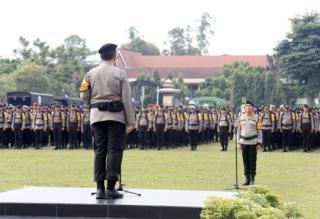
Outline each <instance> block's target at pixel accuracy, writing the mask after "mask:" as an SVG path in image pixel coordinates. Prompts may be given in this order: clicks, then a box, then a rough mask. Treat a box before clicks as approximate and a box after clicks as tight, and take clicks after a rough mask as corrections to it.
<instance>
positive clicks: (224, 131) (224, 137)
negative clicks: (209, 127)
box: [219, 126, 229, 150]
mask: <svg viewBox="0 0 320 219" xmlns="http://www.w3.org/2000/svg"><path fill="white" fill-rule="evenodd" d="M228 129H229V127H227V126H226V127H219V138H220V144H221V147H222V149H223V150H226V149H228V140H229V133H228Z"/></svg>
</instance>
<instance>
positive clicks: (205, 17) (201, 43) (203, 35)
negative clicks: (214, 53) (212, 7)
mask: <svg viewBox="0 0 320 219" xmlns="http://www.w3.org/2000/svg"><path fill="white" fill-rule="evenodd" d="M211 20H212V17H211V16H210V14H209V13H208V12H205V13H203V14H202V16H201V19H200V24H199V27H198V32H197V41H198V49H199V50H200V53H201V55H207V54H208V47H209V45H210V41H209V39H210V36H212V35H213V34H214V32H213V30H212V28H211V23H210V22H211Z"/></svg>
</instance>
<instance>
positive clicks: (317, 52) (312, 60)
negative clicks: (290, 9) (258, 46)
mask: <svg viewBox="0 0 320 219" xmlns="http://www.w3.org/2000/svg"><path fill="white" fill-rule="evenodd" d="M291 26H292V30H291V32H290V33H288V34H287V37H286V39H284V40H282V41H281V42H280V43H279V45H278V46H277V47H276V48H275V51H276V61H277V64H278V65H279V67H280V70H281V71H282V72H283V73H284V75H285V76H286V77H287V78H290V79H291V80H292V81H293V82H295V83H296V84H297V85H299V86H300V87H304V88H305V89H303V90H305V94H306V95H308V96H309V97H310V99H313V98H314V97H315V95H317V94H318V92H319V85H320V74H319V73H320V72H319V69H320V46H319V45H320V15H319V14H318V13H307V14H305V15H302V16H296V17H294V18H292V19H291Z"/></svg>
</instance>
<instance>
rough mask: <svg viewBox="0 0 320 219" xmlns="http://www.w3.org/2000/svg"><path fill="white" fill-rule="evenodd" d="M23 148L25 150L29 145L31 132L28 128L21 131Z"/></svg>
mask: <svg viewBox="0 0 320 219" xmlns="http://www.w3.org/2000/svg"><path fill="white" fill-rule="evenodd" d="M22 139H23V141H22V142H23V143H22V144H23V147H24V148H27V147H29V146H30V145H31V140H32V139H31V131H30V128H25V129H23V131H22Z"/></svg>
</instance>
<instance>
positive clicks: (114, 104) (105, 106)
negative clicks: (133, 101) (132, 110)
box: [91, 100, 124, 112]
mask: <svg viewBox="0 0 320 219" xmlns="http://www.w3.org/2000/svg"><path fill="white" fill-rule="evenodd" d="M91 108H98V109H99V110H100V111H109V112H121V111H122V110H124V105H123V102H122V101H121V100H116V101H111V102H99V103H93V104H91Z"/></svg>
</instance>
